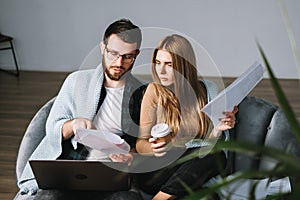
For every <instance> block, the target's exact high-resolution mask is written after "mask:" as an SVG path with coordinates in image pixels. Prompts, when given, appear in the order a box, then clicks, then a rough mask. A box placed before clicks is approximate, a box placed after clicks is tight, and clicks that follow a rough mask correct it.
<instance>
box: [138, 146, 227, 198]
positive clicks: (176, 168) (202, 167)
mask: <svg viewBox="0 0 300 200" xmlns="http://www.w3.org/2000/svg"><path fill="white" fill-rule="evenodd" d="M192 151H195V149H193V150H188V151H186V152H185V153H184V154H183V155H182V156H180V158H182V157H184V156H186V155H188V154H189V153H191V152H192ZM152 159H153V160H152V162H155V160H159V159H161V158H155V157H153V158H152ZM170 164H171V165H172V166H171V167H170V166H166V167H164V168H162V169H158V170H155V171H149V172H146V173H136V174H135V175H134V182H135V185H136V187H138V188H139V189H141V190H142V191H144V192H146V193H148V194H153V195H154V194H156V193H157V192H159V191H162V192H165V193H168V194H171V195H174V196H176V197H177V198H180V197H184V196H186V195H187V190H186V188H185V187H184V186H183V184H182V183H184V184H186V185H187V186H188V187H189V188H190V189H192V190H193V191H196V190H199V189H201V188H202V186H203V184H204V183H206V182H207V181H208V180H209V179H210V178H212V177H214V176H216V175H218V174H220V173H221V172H222V171H224V169H225V167H226V157H225V153H224V152H219V153H216V154H209V155H206V156H205V157H197V156H196V157H194V158H192V159H190V160H187V161H185V162H183V163H181V164H174V162H173V163H170Z"/></svg>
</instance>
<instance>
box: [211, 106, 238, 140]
mask: <svg viewBox="0 0 300 200" xmlns="http://www.w3.org/2000/svg"><path fill="white" fill-rule="evenodd" d="M237 112H238V107H237V106H235V107H234V109H233V111H232V112H225V113H224V115H225V116H224V118H222V119H220V123H219V124H218V125H217V126H216V127H215V128H214V130H213V134H214V136H215V137H219V136H220V135H221V134H222V132H223V131H225V130H229V129H232V128H234V126H235V124H236V118H235V114H236V113H237Z"/></svg>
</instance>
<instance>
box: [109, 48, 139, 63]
mask: <svg viewBox="0 0 300 200" xmlns="http://www.w3.org/2000/svg"><path fill="white" fill-rule="evenodd" d="M105 50H106V52H107V58H108V59H110V60H113V61H116V60H118V59H119V58H120V57H121V58H122V61H123V63H124V64H132V63H133V61H134V60H135V57H136V54H123V55H120V54H119V53H118V52H116V51H112V50H109V49H108V48H107V47H105Z"/></svg>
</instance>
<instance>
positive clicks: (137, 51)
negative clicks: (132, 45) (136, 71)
mask: <svg viewBox="0 0 300 200" xmlns="http://www.w3.org/2000/svg"><path fill="white" fill-rule="evenodd" d="M139 54H140V50H139V49H137V50H136V53H135V55H136V57H137V56H138V55H139Z"/></svg>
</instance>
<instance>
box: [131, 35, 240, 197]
mask: <svg viewBox="0 0 300 200" xmlns="http://www.w3.org/2000/svg"><path fill="white" fill-rule="evenodd" d="M152 61H153V62H152V63H153V64H152V75H153V79H154V82H153V83H151V84H149V86H148V87H147V90H146V92H145V94H144V98H143V101H142V106H141V117H140V133H139V139H138V141H137V143H136V149H137V151H138V153H140V154H148V155H154V157H157V159H160V158H163V157H168V156H174V152H180V151H178V150H183V149H184V152H185V153H183V154H182V156H183V155H186V154H187V153H189V152H190V151H191V150H195V146H196V148H201V147H200V145H198V147H197V144H196V145H193V146H188V145H187V144H188V142H189V141H193V139H194V138H196V139H205V138H219V137H220V136H221V135H222V132H223V131H225V130H228V129H231V128H233V127H234V124H235V116H234V115H235V113H236V112H237V108H234V110H233V111H232V112H226V113H225V114H224V118H223V119H222V120H220V124H219V125H218V126H217V127H214V128H213V127H212V124H211V121H210V119H209V118H208V116H206V115H205V114H204V113H203V112H201V108H202V107H203V106H204V105H205V104H207V102H208V100H209V99H210V93H211V91H210V90H211V88H208V87H207V86H206V84H205V82H204V81H200V80H199V79H198V75H197V67H196V57H195V53H194V50H193V48H192V45H191V44H190V42H189V41H188V40H187V39H185V38H184V37H182V36H180V35H170V36H167V37H165V38H164V39H163V40H162V41H161V42H160V43H159V44H158V46H157V48H156V49H155V50H154V53H153V57H152ZM215 89H216V88H212V90H215ZM158 123H166V124H167V125H168V126H169V129H170V132H171V136H172V141H171V142H170V143H165V142H157V141H156V140H155V139H154V138H152V137H151V129H152V127H153V126H154V125H156V124H158ZM195 141H196V140H195ZM197 141H199V140H197ZM193 144H195V143H193ZM181 152H182V151H181ZM175 157H176V156H175ZM225 165H226V157H225V154H224V152H221V153H217V154H213V155H207V156H205V157H202V158H199V157H196V158H193V159H191V160H188V161H186V162H184V163H182V164H179V165H176V166H175V167H172V168H171V169H169V168H168V170H165V171H163V172H162V171H161V170H155V171H152V172H148V173H144V174H140V175H139V176H137V185H138V186H139V187H140V188H141V189H142V190H143V191H145V192H146V193H151V194H153V195H154V199H159V200H162V199H175V198H180V197H183V196H185V195H186V194H187V191H186V189H185V187H184V186H183V184H182V183H184V184H186V185H187V186H188V187H189V188H190V189H193V190H196V189H199V188H201V186H202V185H203V184H204V183H205V182H206V181H207V180H209V179H210V178H211V177H213V176H216V175H217V174H219V173H220V166H221V169H224V167H225ZM158 173H159V175H158V176H155V174H158Z"/></svg>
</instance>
